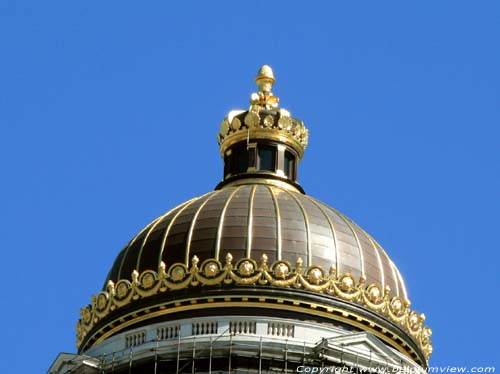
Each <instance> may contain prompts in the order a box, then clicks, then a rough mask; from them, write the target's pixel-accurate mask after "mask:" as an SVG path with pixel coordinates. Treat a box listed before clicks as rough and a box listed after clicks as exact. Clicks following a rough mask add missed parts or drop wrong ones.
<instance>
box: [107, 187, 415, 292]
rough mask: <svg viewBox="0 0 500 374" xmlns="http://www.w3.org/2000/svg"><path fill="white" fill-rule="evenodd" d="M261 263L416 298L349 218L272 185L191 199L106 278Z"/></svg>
mask: <svg viewBox="0 0 500 374" xmlns="http://www.w3.org/2000/svg"><path fill="white" fill-rule="evenodd" d="M227 253H231V255H232V256H233V258H234V261H235V262H237V261H238V260H239V259H242V258H253V259H259V258H260V257H261V256H262V255H263V254H266V255H267V256H268V259H269V262H270V263H272V262H275V261H277V260H284V261H288V262H290V263H291V264H294V263H295V261H296V260H297V259H298V258H301V259H302V260H303V261H304V267H306V268H307V267H308V266H311V265H316V266H321V267H322V268H323V269H324V270H325V271H328V269H329V268H330V267H334V268H335V270H336V273H337V274H351V275H352V276H353V277H354V278H355V279H359V278H360V277H361V276H364V277H365V278H366V282H367V283H368V284H378V285H380V286H381V288H382V289H383V288H385V287H386V286H389V288H390V290H391V295H395V296H400V297H401V298H403V299H405V300H406V299H408V297H407V291H406V288H405V285H404V281H403V278H402V277H401V274H400V272H399V270H398V269H397V267H396V266H395V265H394V263H393V262H392V260H391V259H390V258H389V256H388V255H387V253H386V252H385V251H384V249H383V248H382V247H381V246H380V245H379V244H378V243H377V242H376V241H375V240H374V239H373V238H372V237H371V236H370V235H369V234H367V233H366V232H365V231H364V230H363V229H361V228H360V227H359V226H358V225H356V224H355V223H354V222H353V221H351V220H350V219H349V218H347V217H346V216H344V215H343V214H341V213H339V212H338V211H336V210H335V209H333V208H331V207H329V206H328V205H326V204H324V203H323V202H321V201H318V200H316V199H314V198H312V197H310V196H308V195H304V194H302V193H300V192H295V191H293V190H291V189H289V188H280V187H277V186H272V185H265V184H245V185H240V186H235V187H225V188H222V189H221V190H218V191H213V192H210V193H207V194H205V195H202V196H200V197H197V198H194V199H192V200H189V201H187V202H185V203H183V204H181V205H179V206H177V207H176V208H174V209H172V210H170V211H169V212H167V213H166V214H164V215H162V216H160V217H158V218H157V219H155V220H153V221H152V222H151V223H150V224H148V225H147V226H146V227H145V228H144V229H143V230H142V231H141V232H140V233H139V234H137V235H136V236H135V237H134V238H133V239H132V240H131V241H130V242H129V243H128V244H127V245H126V246H125V248H123V249H122V251H121V252H120V254H119V255H118V257H117V258H116V260H115V263H114V264H113V267H112V268H111V271H110V273H109V275H108V277H107V279H106V282H105V287H106V285H107V283H108V281H109V280H112V281H113V282H115V283H116V282H117V281H118V280H120V279H127V278H130V274H131V273H132V271H134V270H137V271H138V272H139V273H141V272H143V271H144V270H149V269H157V268H158V266H159V265H160V263H161V262H162V261H163V262H164V263H166V264H167V266H169V265H172V264H173V263H184V264H185V265H186V266H188V265H189V263H190V260H191V258H193V256H197V257H198V258H199V259H200V261H203V260H205V259H209V258H214V259H217V260H220V261H223V260H224V258H225V256H226V255H227Z"/></svg>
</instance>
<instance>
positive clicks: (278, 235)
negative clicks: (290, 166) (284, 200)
mask: <svg viewBox="0 0 500 374" xmlns="http://www.w3.org/2000/svg"><path fill="white" fill-rule="evenodd" d="M266 188H267V189H268V190H269V193H270V194H271V199H272V200H273V204H274V211H275V213H276V250H277V252H278V253H277V256H276V259H277V260H278V261H281V260H282V256H281V254H282V253H281V246H282V245H283V238H282V237H281V215H280V208H279V205H278V199H277V198H276V195H275V194H274V190H273V188H272V187H271V186H268V185H266Z"/></svg>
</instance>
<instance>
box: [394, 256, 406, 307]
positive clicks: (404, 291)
mask: <svg viewBox="0 0 500 374" xmlns="http://www.w3.org/2000/svg"><path fill="white" fill-rule="evenodd" d="M391 261H392V260H391ZM392 264H393V265H394V268H395V269H396V272H397V273H398V277H399V281H400V282H401V285H402V286H401V290H402V291H403V294H404V296H405V299H406V300H408V294H407V292H406V284H405V280H404V279H403V276H402V275H401V272H400V271H399V269H398V267H397V266H396V264H395V263H394V261H393V262H392Z"/></svg>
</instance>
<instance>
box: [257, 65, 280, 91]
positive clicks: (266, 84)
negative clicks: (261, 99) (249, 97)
mask: <svg viewBox="0 0 500 374" xmlns="http://www.w3.org/2000/svg"><path fill="white" fill-rule="evenodd" d="M275 81H276V80H275V79H274V73H273V69H271V67H270V66H269V65H262V67H261V68H260V69H259V72H258V73H257V77H256V78H255V83H256V84H257V86H258V87H259V91H260V92H263V93H266V94H269V93H270V92H271V88H273V84H274V82H275Z"/></svg>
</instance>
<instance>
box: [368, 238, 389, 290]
mask: <svg viewBox="0 0 500 374" xmlns="http://www.w3.org/2000/svg"><path fill="white" fill-rule="evenodd" d="M366 237H367V238H368V240H369V241H370V243H371V245H372V246H373V252H375V256H376V257H377V261H378V267H379V270H380V283H381V284H380V286H381V287H382V289H384V288H385V275H384V265H383V264H382V259H381V258H380V253H379V250H378V248H377V246H376V245H375V242H374V241H373V239H372V238H371V237H370V235H366Z"/></svg>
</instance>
